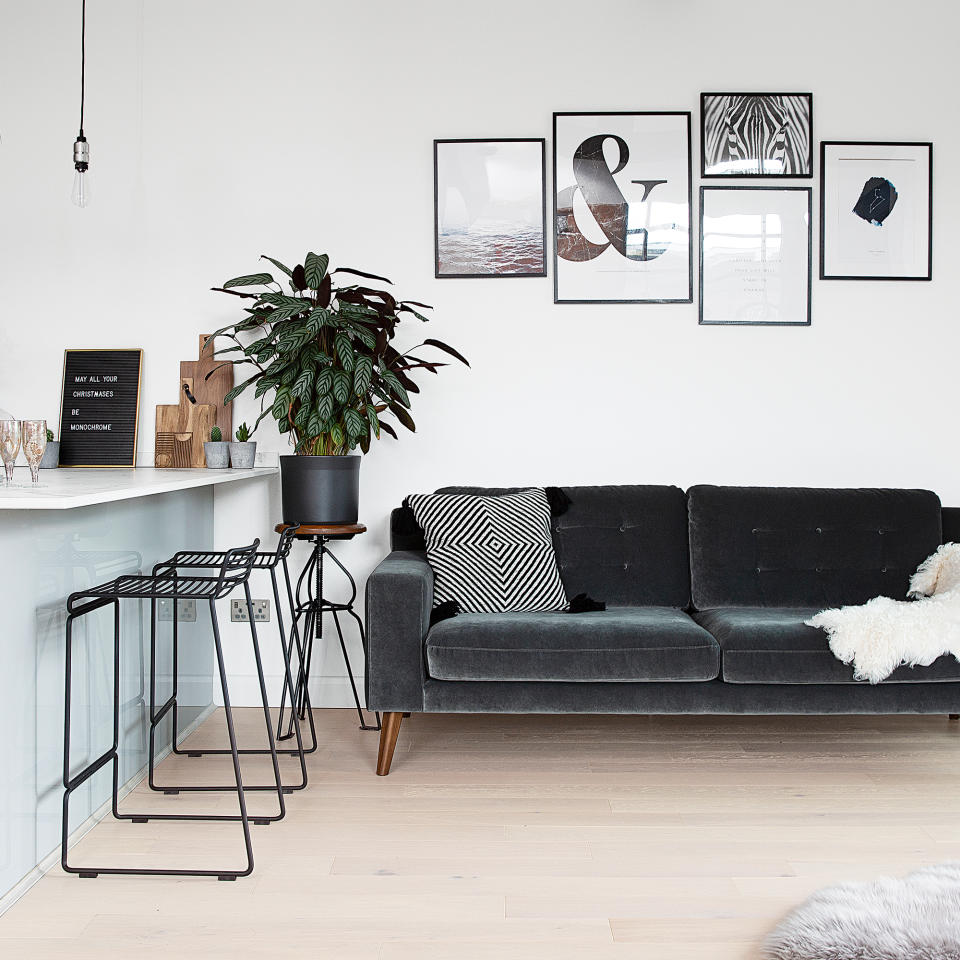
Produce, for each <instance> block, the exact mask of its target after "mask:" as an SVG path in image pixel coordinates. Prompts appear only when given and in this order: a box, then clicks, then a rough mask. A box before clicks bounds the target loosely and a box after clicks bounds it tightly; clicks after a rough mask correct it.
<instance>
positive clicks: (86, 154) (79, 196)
mask: <svg viewBox="0 0 960 960" xmlns="http://www.w3.org/2000/svg"><path fill="white" fill-rule="evenodd" d="M73 169H74V170H75V171H76V172H75V173H74V175H73V190H72V192H71V194H70V199H71V200H72V201H73V202H74V204H75V205H76V206H78V207H85V206H86V205H87V204H88V203H89V202H90V173H89V169H90V144H88V143H87V138H86V137H85V136H84V135H83V134H82V133H81V134H80V136H79V137H77V139H76V140H75V141H74V144H73Z"/></svg>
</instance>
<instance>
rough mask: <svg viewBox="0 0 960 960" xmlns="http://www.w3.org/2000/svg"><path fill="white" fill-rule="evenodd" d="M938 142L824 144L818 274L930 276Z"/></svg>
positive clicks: (865, 277)
mask: <svg viewBox="0 0 960 960" xmlns="http://www.w3.org/2000/svg"><path fill="white" fill-rule="evenodd" d="M932 267H933V144H932V143H872V142H870V143H865V142H859V141H858V142H854V141H839V140H830V141H827V140H825V141H823V143H821V144H820V279H821V280H929V279H930V277H931V276H932Z"/></svg>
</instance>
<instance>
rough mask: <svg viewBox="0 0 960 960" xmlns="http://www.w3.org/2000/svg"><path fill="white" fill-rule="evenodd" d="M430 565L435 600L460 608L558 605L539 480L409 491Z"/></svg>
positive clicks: (559, 590) (562, 598)
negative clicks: (534, 484)
mask: <svg viewBox="0 0 960 960" xmlns="http://www.w3.org/2000/svg"><path fill="white" fill-rule="evenodd" d="M407 502H408V503H409V505H410V508H411V509H412V510H413V512H414V515H415V516H416V519H417V522H418V523H419V524H420V526H421V527H423V530H424V533H425V535H426V541H427V560H428V561H429V563H430V566H431V568H432V569H433V574H434V585H433V600H434V604H435V605H437V606H439V605H440V604H441V603H448V602H451V601H452V602H454V603H456V604H457V605H458V606H459V609H460V610H463V611H464V612H470V611H472V612H474V613H478V612H484V613H501V612H504V611H507V610H525V611H533V610H560V609H562V608H563V607H564V606H566V603H567V596H566V594H565V593H564V590H563V583H562V581H561V580H560V572H559V571H558V570H557V558H556V555H555V554H554V550H553V539H552V537H551V533H550V504H549V503H548V502H547V495H546V494H545V493H544V491H543V490H542V489H540V488H534V489H531V490H521V491H519V492H517V493H510V494H503V495H501V496H489V497H484V496H474V495H470V496H465V495H463V494H451V493H425V494H419V493H418V494H411V495H410V496H409V497H407Z"/></svg>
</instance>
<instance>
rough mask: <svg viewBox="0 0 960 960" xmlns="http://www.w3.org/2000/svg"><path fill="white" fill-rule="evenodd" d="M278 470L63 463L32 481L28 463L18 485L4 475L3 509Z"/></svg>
mask: <svg viewBox="0 0 960 960" xmlns="http://www.w3.org/2000/svg"><path fill="white" fill-rule="evenodd" d="M277 473H279V469H278V468H277V467H254V468H253V469H252V470H233V469H229V470H206V469H204V470H158V469H157V468H156V467H137V468H136V469H132V468H125V469H117V470H114V469H99V468H90V467H83V468H79V467H60V468H59V469H56V470H41V471H40V483H39V484H38V485H37V486H33V484H31V482H30V470H29V468H27V467H17V468H16V470H15V471H14V481H13V486H10V487H8V486H6V485H5V484H4V483H3V481H0V510H69V509H71V508H73V507H89V506H92V505H94V504H97V503H112V502H114V501H116V500H132V499H134V498H136V497H149V496H153V495H154V494H156V493H172V492H174V491H177V490H189V489H192V488H195V487H209V486H214V485H215V484H221V483H235V482H237V481H239V480H253V479H255V478H257V477H272V476H275V475H276V474H277ZM0 476H2V471H0Z"/></svg>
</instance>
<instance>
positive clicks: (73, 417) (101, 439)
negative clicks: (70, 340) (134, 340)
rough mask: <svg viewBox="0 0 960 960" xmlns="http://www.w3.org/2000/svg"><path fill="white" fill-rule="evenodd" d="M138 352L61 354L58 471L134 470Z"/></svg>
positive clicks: (114, 351)
mask: <svg viewBox="0 0 960 960" xmlns="http://www.w3.org/2000/svg"><path fill="white" fill-rule="evenodd" d="M142 359H143V351H142V350H66V351H64V355H63V400H62V402H61V407H60V466H61V467H134V466H136V462H137V419H138V412H139V410H140V365H141V361H142Z"/></svg>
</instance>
